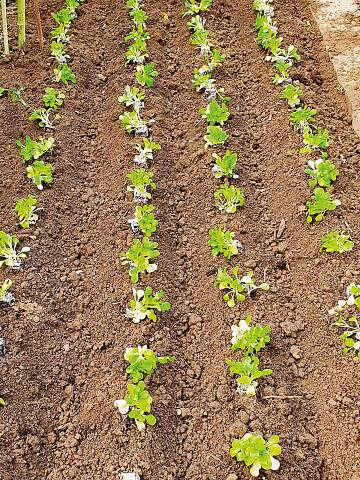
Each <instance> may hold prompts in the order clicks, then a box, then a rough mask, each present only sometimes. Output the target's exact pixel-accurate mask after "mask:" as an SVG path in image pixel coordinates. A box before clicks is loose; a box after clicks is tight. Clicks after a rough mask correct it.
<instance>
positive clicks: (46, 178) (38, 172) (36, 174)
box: [26, 160, 54, 190]
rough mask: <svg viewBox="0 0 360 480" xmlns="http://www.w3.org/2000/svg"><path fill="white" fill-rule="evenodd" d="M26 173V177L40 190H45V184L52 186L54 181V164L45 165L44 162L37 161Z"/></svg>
mask: <svg viewBox="0 0 360 480" xmlns="http://www.w3.org/2000/svg"><path fill="white" fill-rule="evenodd" d="M26 172H27V173H26V176H27V177H28V178H29V179H30V180H32V182H33V183H34V185H36V187H37V188H38V189H39V190H43V188H44V184H46V185H50V184H51V183H52V182H53V181H54V178H53V175H52V173H53V166H52V164H51V163H45V162H43V161H42V160H36V161H35V162H34V163H33V164H32V165H30V166H29V167H27V168H26Z"/></svg>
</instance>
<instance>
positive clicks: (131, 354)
mask: <svg viewBox="0 0 360 480" xmlns="http://www.w3.org/2000/svg"><path fill="white" fill-rule="evenodd" d="M124 359H125V360H126V361H127V362H128V363H129V364H130V365H129V366H128V367H127V369H126V373H127V374H128V375H129V376H130V379H131V381H132V382H133V383H139V382H140V381H141V380H143V379H144V376H145V375H151V374H152V373H154V371H155V370H156V368H157V364H158V363H159V364H160V365H166V364H167V363H171V362H175V357H174V356H165V357H159V356H157V355H156V354H155V353H154V351H153V350H151V349H150V348H148V347H147V345H144V346H140V345H139V346H138V347H129V348H127V349H126V350H125V353H124Z"/></svg>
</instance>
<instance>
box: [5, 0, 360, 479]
mask: <svg viewBox="0 0 360 480" xmlns="http://www.w3.org/2000/svg"><path fill="white" fill-rule="evenodd" d="M60 6H61V2H58V1H56V2H54V1H50V2H48V5H47V6H46V7H44V8H43V12H42V16H43V18H44V23H45V25H44V27H45V34H46V35H47V37H48V34H49V31H50V29H51V21H50V13H51V11H54V10H56V9H58V8H59V7H60ZM275 8H276V18H277V21H278V25H279V29H280V32H281V35H282V36H283V37H284V39H285V42H286V44H289V43H295V44H296V45H297V46H298V48H299V50H300V52H301V54H302V60H301V62H300V63H299V65H298V67H297V68H296V70H295V72H296V77H297V78H298V80H299V81H300V82H301V87H302V88H303V90H304V92H305V99H306V102H307V103H308V104H309V105H311V106H313V107H315V108H317V110H318V112H319V115H318V118H319V123H320V125H321V126H326V127H328V128H330V130H331V139H332V140H331V155H332V158H333V159H334V161H335V162H336V163H337V164H338V165H339V167H340V168H341V176H340V177H339V180H338V181H337V182H336V185H335V187H334V194H335V197H336V198H340V200H341V202H342V206H341V208H339V209H338V210H337V211H336V212H335V213H333V214H331V215H329V216H328V217H326V219H325V220H324V221H323V222H322V223H321V224H320V225H315V226H309V225H307V224H306V223H305V219H304V213H303V211H302V205H304V203H305V201H306V200H307V199H308V197H309V195H310V191H309V189H308V188H307V185H306V178H305V175H304V173H303V168H304V158H303V157H300V155H299V154H298V153H297V152H298V149H299V146H300V143H301V138H300V137H299V136H298V135H297V134H296V133H294V132H293V131H292V129H291V127H290V126H289V123H288V117H289V111H288V110H287V108H286V105H285V104H284V103H283V102H282V101H281V100H280V99H279V90H278V89H277V88H276V87H274V86H273V84H272V83H271V80H270V75H271V73H272V70H271V65H269V64H266V63H265V62H264V54H263V52H262V51H261V50H260V49H259V48H258V47H257V45H256V43H255V42H254V37H255V32H254V28H253V22H254V14H253V12H252V10H251V2H250V1H247V2H236V1H235V0H215V1H214V5H213V7H212V8H211V11H210V12H209V14H207V15H206V17H207V24H208V28H209V29H210V30H211V32H212V33H213V35H212V36H213V39H214V41H215V42H216V45H218V46H219V48H220V49H221V50H222V51H223V52H224V53H225V54H226V55H227V59H226V61H225V63H224V66H223V68H222V69H221V70H219V71H218V72H217V78H218V82H219V84H220V85H223V86H224V88H225V92H226V94H227V95H228V96H229V97H231V111H232V114H233V115H232V119H231V121H230V122H229V125H228V131H229V132H230V140H229V147H230V148H231V149H233V150H235V151H237V152H238V154H239V158H240V167H239V174H240V179H239V180H238V184H239V185H241V186H242V187H243V188H244V190H245V193H246V198H247V203H246V206H245V208H243V209H242V210H241V212H240V213H238V214H236V215H234V216H233V217H231V218H229V219H227V220H226V219H225V218H224V217H222V215H221V214H220V213H219V212H217V211H216V210H215V209H214V207H213V205H212V195H213V191H214V189H215V186H216V181H215V180H214V179H213V178H212V176H211V174H210V168H211V166H210V165H211V161H210V154H209V152H206V151H204V150H203V145H204V142H203V139H202V137H203V135H204V129H205V128H204V124H202V123H199V116H198V111H197V110H198V108H199V107H200V106H202V105H203V104H204V101H203V99H202V98H201V97H200V96H199V95H198V94H196V93H195V92H194V91H193V88H192V84H191V79H192V72H193V69H194V67H196V66H199V65H200V64H201V57H200V56H198V55H196V53H195V49H194V47H192V46H191V45H189V44H188V31H187V27H186V21H185V20H183V19H181V18H180V12H181V10H182V2H176V1H175V0H170V1H165V0H159V1H157V2H153V1H147V2H146V9H147V11H148V14H149V22H148V29H149V32H150V34H151V36H152V39H151V41H150V42H149V47H150V52H151V56H152V59H153V60H154V61H155V63H156V66H157V68H158V70H159V73H160V77H159V78H158V79H157V82H156V85H155V88H154V89H153V90H152V91H151V93H150V94H149V95H148V97H147V102H146V115H147V116H148V118H151V117H154V118H155V119H156V123H155V124H154V127H153V136H154V138H156V140H158V141H160V143H161V144H162V151H161V152H160V153H159V154H158V155H157V156H156V159H155V161H154V163H153V165H152V170H153V171H154V173H155V177H156V182H157V185H158V189H157V190H156V193H155V195H154V203H155V205H156V209H157V214H158V218H159V220H160V227H159V229H158V231H157V234H156V240H157V241H158V242H159V245H160V251H161V257H160V260H159V262H158V265H159V269H158V271H157V272H156V273H155V274H153V275H152V277H151V281H152V282H153V283H152V284H153V286H154V287H155V288H164V289H165V291H166V294H167V297H168V298H169V299H170V300H171V302H172V303H173V308H172V310H171V312H170V313H168V314H166V315H164V316H162V317H161V319H160V320H159V321H158V323H156V324H154V325H147V324H142V325H140V326H135V325H133V324H131V323H129V321H128V320H126V319H125V318H124V309H125V307H126V305H127V303H128V300H129V298H130V291H131V286H130V282H129V278H128V274H127V271H126V268H125V267H123V266H121V265H120V261H119V257H118V254H119V252H120V251H121V250H124V249H126V248H127V246H128V245H129V244H130V242H131V234H130V231H129V228H128V225H127V219H128V218H129V216H130V215H131V214H132V210H133V205H132V201H131V198H130V197H129V196H128V195H127V194H126V173H127V172H128V171H129V170H130V169H131V168H132V156H133V151H132V148H131V142H130V141H129V138H128V137H127V136H126V135H125V134H124V133H123V131H122V130H121V128H120V126H119V124H118V123H117V122H116V120H117V117H118V115H119V113H120V111H121V108H120V106H119V105H118V104H117V102H116V97H117V95H119V94H120V93H121V92H122V91H123V87H124V85H125V84H126V83H128V82H129V81H131V78H132V69H131V68H130V67H128V68H127V67H125V66H124V64H123V56H122V55H123V52H124V42H123V40H122V39H123V37H124V35H125V34H126V33H127V32H128V31H129V30H130V28H131V24H130V21H129V19H128V18H127V15H126V12H125V9H124V6H123V4H122V3H121V2H115V1H113V0H109V1H108V2H105V3H101V2H98V1H95V0H89V1H88V3H86V4H84V5H83V6H82V7H81V10H80V14H79V18H78V19H77V20H76V21H75V22H74V24H73V28H72V32H73V38H72V42H71V54H72V59H73V60H72V66H73V68H74V70H75V72H76V74H77V77H78V85H77V86H76V87H72V88H69V92H68V94H67V97H66V103H65V107H64V108H63V109H62V119H61V121H60V123H59V126H58V128H57V130H56V132H55V137H56V140H57V144H58V149H57V152H56V154H55V157H54V161H53V163H54V165H55V167H56V172H55V175H56V180H55V183H54V185H53V186H52V187H51V188H49V189H46V190H45V191H44V192H43V193H39V194H38V198H39V205H40V206H41V207H43V208H44V212H43V214H42V216H41V220H40V221H39V223H38V225H37V226H36V227H35V228H33V229H32V230H31V231H30V235H31V238H29V235H28V233H27V232H20V231H18V232H17V234H18V236H19V238H21V239H22V240H23V242H24V244H29V245H31V249H32V250H31V253H30V255H29V258H28V260H26V262H25V268H24V269H23V270H21V271H20V272H19V273H16V274H12V273H11V274H10V276H11V278H13V280H14V281H15V293H16V297H17V306H16V307H15V308H12V309H11V308H8V309H2V310H1V311H0V315H1V331H0V332H1V336H2V337H4V338H5V339H6V342H7V353H6V355H5V356H4V357H3V358H1V391H0V395H1V396H3V397H4V398H5V400H6V407H5V408H3V409H2V410H1V412H0V431H1V436H0V442H1V443H0V445H1V447H0V448H1V456H0V478H1V479H2V480H20V479H21V480H23V479H26V480H33V479H45V478H46V479H47V480H65V479H66V480H68V479H75V478H76V479H82V480H83V479H84V480H85V479H86V480H87V479H89V480H90V479H91V480H103V479H105V478H106V479H116V478H117V474H118V472H119V471H121V470H131V471H132V470H135V471H138V472H139V473H141V474H142V478H143V479H144V480H160V479H164V480H181V479H184V480H200V479H201V480H220V479H221V480H225V479H226V478H227V476H228V475H229V474H235V475H237V476H238V477H237V478H239V479H240V478H241V479H245V478H249V477H248V474H247V473H246V472H245V470H243V469H242V467H240V466H238V465H236V463H235V462H234V461H233V460H231V459H230V457H229V453H228V450H229V446H230V443H231V438H233V437H234V436H236V435H243V434H244V433H245V432H246V431H261V432H262V433H263V434H264V435H270V434H275V433H276V434H278V435H280V437H281V444H282V446H283V454H282V455H281V469H280V471H279V472H277V473H273V474H270V475H268V476H269V477H271V478H277V479H279V480H300V479H302V480H315V479H321V480H359V479H360V474H359V471H360V453H359V452H360V450H359V441H360V429H359V425H360V418H359V409H360V394H359V362H358V361H357V360H355V359H354V358H353V357H352V356H351V355H346V356H344V355H343V354H342V353H341V341H340V339H339V332H338V331H336V330H335V329H333V328H332V327H331V321H330V319H329V317H328V314H327V311H328V309H329V308H331V307H332V306H333V305H334V304H335V301H336V300H337V299H338V298H341V296H342V294H343V290H344V288H345V286H346V285H347V283H348V282H350V281H358V278H359V274H360V271H359V267H358V265H359V254H358V249H355V251H354V252H353V253H351V254H346V255H342V256H340V257H339V256H330V255H325V254H320V253H319V242H320V237H321V235H322V234H324V233H325V232H327V231H328V230H329V229H330V228H343V229H345V228H346V223H347V224H348V225H349V226H350V228H351V229H352V236H353V238H354V239H355V242H356V243H358V242H359V238H360V221H359V207H358V202H359V200H358V199H359V198H360V186H359V182H358V180H357V170H358V167H359V152H360V144H359V140H358V138H357V137H356V136H355V135H354V132H353V131H352V128H351V126H350V124H351V120H350V117H349V115H348V113H347V111H346V104H345V99H344V97H343V96H342V95H341V89H340V88H339V87H338V84H337V82H336V79H335V75H334V72H333V70H332V67H331V64H330V62H329V59H328V57H327V54H326V53H325V50H324V48H323V47H322V43H321V37H320V34H319V32H318V31H317V30H316V28H315V26H314V22H313V21H312V18H311V14H310V11H309V9H308V5H307V3H306V2H304V1H302V0H292V1H291V2H290V1H289V0H285V1H283V2H276V4H275ZM163 12H166V13H168V16H169V20H170V24H169V25H165V24H164V22H163V16H162V13H163ZM308 21H310V22H311V23H310V24H309V22H308ZM32 29H33V27H32ZM33 30H34V29H33ZM26 48H27V50H26V53H25V54H24V55H23V54H21V53H13V55H12V56H11V59H10V62H9V63H4V62H3V63H1V64H0V85H3V86H5V87H8V86H11V85H14V84H21V85H25V86H26V87H27V90H26V92H25V98H26V101H27V102H28V104H29V108H28V109H27V110H25V109H21V108H20V107H19V106H17V105H13V104H11V103H9V100H8V99H7V98H4V99H1V100H0V119H1V129H0V149H1V150H0V151H1V174H0V182H1V198H0V201H1V229H3V230H5V231H16V229H15V224H16V218H15V216H14V214H13V213H12V208H13V206H14V204H15V202H16V200H17V198H19V197H20V196H24V195H26V194H27V193H29V192H30V191H32V190H31V186H30V185H29V183H28V182H27V181H26V179H25V177H24V166H23V165H21V163H20V161H19V156H18V153H17V148H16V146H15V140H16V139H18V138H23V137H24V136H25V135H26V134H31V135H33V136H36V135H40V134H41V132H40V131H39V130H37V128H36V127H35V126H34V125H31V124H30V123H29V122H28V121H27V120H26V119H27V116H28V114H29V112H30V111H31V108H34V107H35V106H36V105H38V104H39V99H40V98H41V96H42V92H43V88H44V87H45V86H47V85H49V84H50V80H49V78H50V74H51V64H50V63H49V61H48V59H47V53H46V51H45V52H44V53H39V52H38V50H37V46H36V43H35V40H34V37H33V34H32V33H31V32H30V35H29V43H28V46H27V47H26ZM341 154H342V155H344V158H345V161H341V160H340V155H341ZM284 222H285V226H286V228H285V230H284V231H283V232H281V230H283V228H281V229H280V230H279V227H280V225H281V224H282V225H283V224H284ZM345 222H346V223H345ZM215 225H223V226H225V225H226V226H227V227H228V228H229V229H231V230H233V231H235V232H237V236H238V238H239V239H240V240H241V241H242V243H243V244H244V246H245V251H244V253H243V254H242V257H241V259H240V262H241V264H242V265H243V266H244V269H245V270H246V269H247V268H254V271H255V275H256V278H257V279H262V277H263V275H264V270H266V277H267V280H268V281H269V282H270V283H271V285H272V288H271V291H270V292H269V293H261V294H258V295H256V296H255V297H254V299H253V300H249V301H248V302H246V303H244V304H243V305H241V307H238V308H236V309H234V310H233V311H230V310H229V309H228V308H227V307H226V305H225V304H224V303H223V302H222V300H221V297H220V295H219V293H218V291H217V290H216V289H215V287H214V286H213V280H214V273H215V272H216V269H217V268H218V267H219V266H225V265H226V262H225V261H223V260H221V259H217V258H215V259H214V258H213V257H211V255H210V251H209V247H208V246H207V240H208V236H207V230H208V228H209V227H211V226H215ZM232 263H234V262H232ZM6 276H8V272H6V271H3V272H1V277H0V280H3V279H4V278H6ZM247 313H253V314H254V316H255V318H256V320H257V321H258V322H260V323H267V324H269V325H271V328H272V341H271V344H270V345H271V346H270V347H269V348H268V349H267V350H266V352H265V353H264V354H263V356H262V361H263V364H264V366H266V367H269V368H272V369H273V372H274V373H273V375H272V376H271V377H269V378H267V379H264V380H263V381H262V383H261V385H262V386H261V388H260V394H259V396H258V397H257V398H245V399H244V398H242V397H240V396H239V395H237V394H236V393H235V387H234V381H233V379H232V378H231V377H230V376H229V374H228V371H227V367H226V365H225V363H224V361H225V359H226V358H228V357H229V356H230V355H231V352H230V349H229V345H230V326H231V325H232V324H233V323H234V322H235V321H237V320H238V319H239V318H240V317H243V316H244V315H245V314H247ZM138 343H142V344H145V343H147V344H148V345H151V347H152V348H154V349H155V350H156V352H158V353H162V354H167V353H172V354H175V355H176V356H177V361H176V364H173V365H168V366H166V367H161V368H159V369H158V370H157V372H156V373H155V374H154V375H153V377H152V379H151V383H150V386H149V389H150V391H151V394H152V395H153V397H154V409H155V413H156V415H157V417H158V424H157V426H156V427H155V428H153V429H151V428H148V429H147V430H146V431H145V433H143V434H139V432H137V431H136V430H135V429H130V430H125V429H124V424H123V421H122V419H121V417H120V416H119V415H118V414H117V412H116V411H115V410H114V408H113V406H112V403H113V401H114V400H115V399H117V398H121V396H123V395H124V393H125V388H126V378H125V375H124V367H125V365H124V361H123V351H124V348H126V347H127V346H129V345H135V344H138ZM291 352H292V353H293V354H292V353H291ZM294 357H296V358H294ZM268 396H276V397H277V398H264V397H268ZM284 396H299V398H294V399H284V398H281V397H284ZM230 478H235V477H230Z"/></svg>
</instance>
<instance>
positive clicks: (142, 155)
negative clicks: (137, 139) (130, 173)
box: [134, 137, 161, 165]
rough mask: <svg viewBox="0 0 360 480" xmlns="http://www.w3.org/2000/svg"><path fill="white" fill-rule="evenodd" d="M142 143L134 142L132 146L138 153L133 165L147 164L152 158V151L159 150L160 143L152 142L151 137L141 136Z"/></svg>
mask: <svg viewBox="0 0 360 480" xmlns="http://www.w3.org/2000/svg"><path fill="white" fill-rule="evenodd" d="M142 141H143V143H142V144H139V143H136V144H135V145H134V148H135V149H136V150H137V152H138V154H137V155H135V158H134V163H135V165H147V162H148V161H149V160H153V158H154V152H158V151H159V150H161V145H160V144H159V143H156V142H153V141H152V139H151V138H145V137H144V138H143V139H142Z"/></svg>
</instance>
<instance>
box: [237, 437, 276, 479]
mask: <svg viewBox="0 0 360 480" xmlns="http://www.w3.org/2000/svg"><path fill="white" fill-rule="evenodd" d="M280 454H281V447H280V445H279V437H278V436H277V435H273V436H272V437H270V438H269V440H268V441H266V440H264V438H263V437H262V436H261V435H260V434H257V433H246V434H245V435H244V436H243V437H242V438H240V439H237V438H236V439H234V440H233V441H232V444H231V448H230V456H231V457H233V458H236V460H237V461H238V462H244V463H245V465H246V466H247V467H251V468H250V475H251V476H253V477H258V476H259V473H260V470H261V469H264V470H265V471H268V470H275V471H276V470H279V468H280V462H279V460H277V459H276V458H275V457H277V456H278V455H280Z"/></svg>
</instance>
